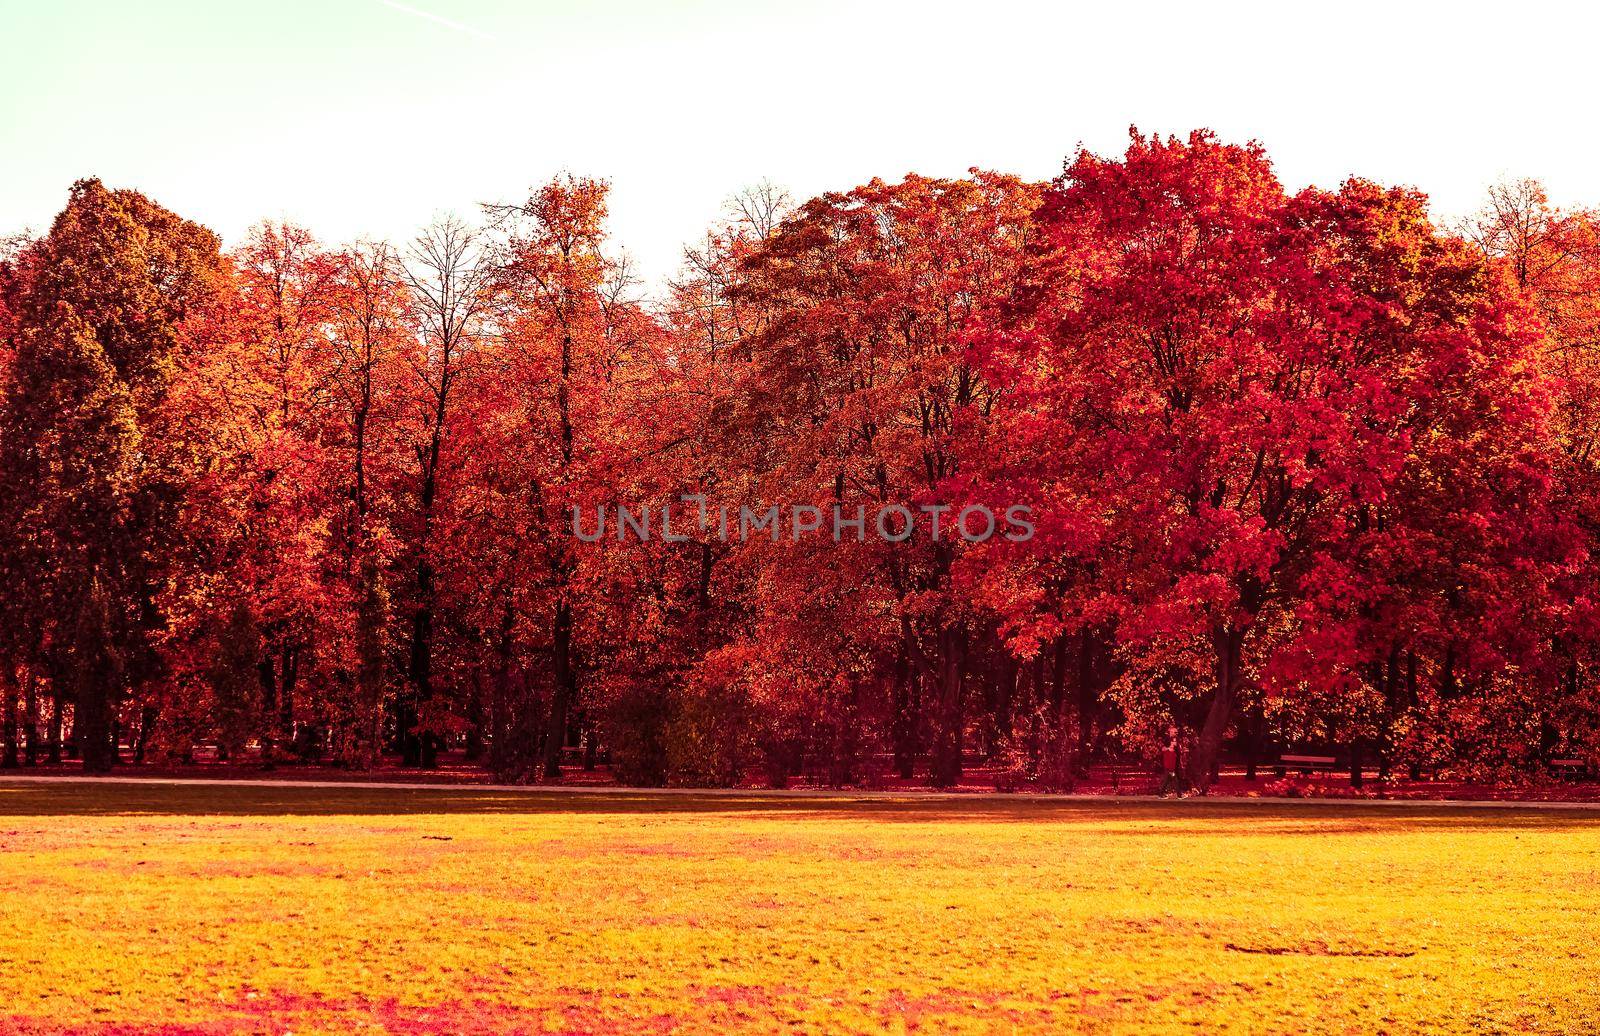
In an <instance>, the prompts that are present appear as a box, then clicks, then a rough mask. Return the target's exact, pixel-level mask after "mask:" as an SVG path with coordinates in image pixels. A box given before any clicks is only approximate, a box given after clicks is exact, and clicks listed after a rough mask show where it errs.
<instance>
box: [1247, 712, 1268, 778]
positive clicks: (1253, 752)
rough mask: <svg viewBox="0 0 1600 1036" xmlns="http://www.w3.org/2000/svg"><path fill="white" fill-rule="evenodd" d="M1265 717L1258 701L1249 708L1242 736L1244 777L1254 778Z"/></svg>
mask: <svg viewBox="0 0 1600 1036" xmlns="http://www.w3.org/2000/svg"><path fill="white" fill-rule="evenodd" d="M1266 725H1267V719H1266V716H1265V714H1264V713H1263V711H1262V708H1261V705H1260V703H1259V702H1258V703H1257V704H1256V705H1254V706H1252V707H1251V709H1250V715H1249V721H1248V728H1249V729H1247V730H1246V731H1245V738H1244V779H1245V780H1247V781H1253V780H1255V779H1256V766H1257V764H1258V762H1259V761H1260V758H1261V740H1262V735H1263V733H1264V732H1265V729H1264V728H1265V727H1266Z"/></svg>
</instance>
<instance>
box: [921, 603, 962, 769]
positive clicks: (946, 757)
mask: <svg viewBox="0 0 1600 1036" xmlns="http://www.w3.org/2000/svg"><path fill="white" fill-rule="evenodd" d="M936 664H937V666H938V669H937V672H936V673H935V674H934V678H935V681H936V684H935V692H936V693H937V695H938V701H937V702H936V703H935V707H934V712H935V717H936V720H937V730H936V733H935V736H934V744H933V763H932V767H931V770H930V773H929V778H930V783H932V785H933V786H934V787H935V788H949V787H953V786H954V785H956V784H957V783H959V782H960V780H961V750H962V747H963V746H962V734H963V729H962V728H963V727H964V725H965V718H966V717H965V713H964V710H963V705H964V702H963V700H962V699H963V696H962V691H963V687H962V683H963V675H964V670H965V668H966V658H965V643H964V640H963V637H962V633H961V631H960V630H958V629H956V628H954V627H950V626H947V627H946V628H945V629H943V630H941V631H940V632H939V654H938V658H937V659H936Z"/></svg>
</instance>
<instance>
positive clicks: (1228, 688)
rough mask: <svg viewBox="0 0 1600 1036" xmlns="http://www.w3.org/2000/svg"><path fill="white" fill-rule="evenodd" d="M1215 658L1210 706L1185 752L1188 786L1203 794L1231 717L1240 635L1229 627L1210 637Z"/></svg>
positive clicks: (1237, 677)
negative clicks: (1213, 688)
mask: <svg viewBox="0 0 1600 1036" xmlns="http://www.w3.org/2000/svg"><path fill="white" fill-rule="evenodd" d="M1211 642H1212V647H1213V650H1214V652H1215V655H1216V663H1215V664H1216V689H1215V691H1214V693H1213V694H1212V696H1211V705H1210V707H1209V708H1208V709H1207V710H1206V718H1205V720H1204V721H1203V722H1202V723H1201V725H1200V732H1199V736H1198V737H1197V738H1196V739H1195V743H1194V749H1193V750H1192V751H1191V752H1190V753H1189V783H1190V785H1192V786H1193V787H1194V789H1195V790H1196V791H1198V792H1200V793H1201V794H1202V795H1203V794H1205V793H1206V792H1207V791H1208V790H1210V788H1211V783H1212V781H1213V780H1214V779H1215V774H1216V768H1217V764H1218V761H1219V757H1220V755H1221V752H1222V739H1223V737H1224V736H1226V735H1227V732H1228V722H1229V720H1231V719H1232V718H1233V704H1234V699H1235V697H1236V696H1237V694H1238V690H1239V655H1240V648H1241V646H1242V645H1243V642H1244V634H1243V633H1242V632H1240V631H1239V630H1237V629H1235V628H1234V627H1232V626H1228V627H1224V628H1222V629H1219V630H1217V631H1215V632H1214V633H1213V634H1212V638H1211Z"/></svg>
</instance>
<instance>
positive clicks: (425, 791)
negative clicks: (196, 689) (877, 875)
mask: <svg viewBox="0 0 1600 1036" xmlns="http://www.w3.org/2000/svg"><path fill="white" fill-rule="evenodd" d="M550 813H560V814H589V815H596V816H645V815H658V814H708V813H709V814H741V813H743V814H764V815H768V816H774V815H777V816H793V817H796V818H803V817H840V818H847V819H863V820H879V821H903V822H933V821H965V822H974V821H981V822H993V823H1028V822H1050V823H1085V824H1106V823H1129V824H1139V823H1159V824H1164V825H1167V824H1177V825H1180V827H1179V830H1178V832H1176V833H1189V834H1207V835H1218V834H1229V833H1238V834H1242V835H1243V834H1252V833H1256V831H1257V830H1258V829H1255V828H1253V823H1256V822H1271V823H1272V825H1273V830H1274V831H1276V832H1278V833H1292V832H1294V831H1296V830H1303V831H1304V832H1305V833H1316V834H1337V833H1362V832H1368V831H1376V830H1394V829H1412V830H1417V829H1426V828H1449V829H1464V828H1472V829H1491V830H1492V829H1518V830H1561V829H1570V828H1585V827H1594V826H1596V825H1600V806H1597V807H1596V808H1595V809H1592V810H1591V809H1584V810H1561V811H1548V810H1544V811H1541V810H1533V809H1516V808H1473V807H1464V806H1440V805H1437V804H1431V803H1418V804H1411V803H1406V804H1404V805H1391V806H1374V805H1364V804H1361V803H1348V804H1347V803H1316V804H1312V805H1307V804H1298V803H1274V802H1268V801H1263V802H1249V803H1243V802H1239V801H1237V800H1234V801H1225V802H1218V801H1209V802H1208V801H1204V800H1193V799H1190V800H1184V801H1170V802H1129V801H1126V800H1118V799H1115V798H1106V799H1103V800H1098V801H1092V802H1086V801H1064V800H1059V799H1054V800H1053V799H1027V798H999V797H991V796H985V795H973V796H972V797H971V798H970V799H954V800H952V799H950V798H925V797H919V796H917V795H915V794H911V795H906V796H904V797H895V798H884V797H871V798H865V797H864V798H853V797H850V796H842V795H818V796H796V795H761V794H726V793H719V792H716V791H706V792H699V793H691V794H675V795H661V794H652V793H650V792H647V791H625V790H619V791H605V792H579V793H573V792H566V791H562V790H559V789H552V790H541V789H529V790H527V791H495V790H475V789H471V788H418V789H394V788H363V787H361V786H359V785H351V786H350V787H347V788H327V787H307V788H297V787H280V786H249V785H199V784H156V783H150V784H143V783H138V782H129V783H104V784H100V783H95V782H88V781H73V782H62V783H59V784H53V783H43V782H40V783H23V782H12V783H7V782H5V781H4V780H3V779H0V816H140V815H143V816H404V815H444V814H508V815H517V814H523V815H527V814H550ZM1128 833H1130V834H1141V833H1143V832H1141V831H1140V830H1139V829H1138V828H1132V829H1130V830H1129V831H1128Z"/></svg>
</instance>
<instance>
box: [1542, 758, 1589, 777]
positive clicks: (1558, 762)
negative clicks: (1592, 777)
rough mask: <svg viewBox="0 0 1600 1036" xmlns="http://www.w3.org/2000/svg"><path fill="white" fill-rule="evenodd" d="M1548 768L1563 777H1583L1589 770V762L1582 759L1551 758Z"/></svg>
mask: <svg viewBox="0 0 1600 1036" xmlns="http://www.w3.org/2000/svg"><path fill="white" fill-rule="evenodd" d="M1550 769H1551V770H1553V771H1554V772H1556V773H1558V774H1560V775H1561V776H1563V777H1583V776H1585V775H1587V774H1588V772H1589V764H1588V763H1586V762H1584V761H1583V760H1582V759H1552V760H1550Z"/></svg>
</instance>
